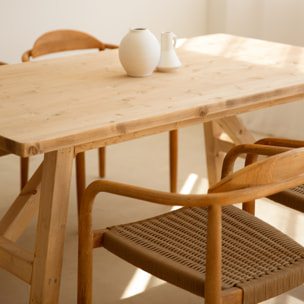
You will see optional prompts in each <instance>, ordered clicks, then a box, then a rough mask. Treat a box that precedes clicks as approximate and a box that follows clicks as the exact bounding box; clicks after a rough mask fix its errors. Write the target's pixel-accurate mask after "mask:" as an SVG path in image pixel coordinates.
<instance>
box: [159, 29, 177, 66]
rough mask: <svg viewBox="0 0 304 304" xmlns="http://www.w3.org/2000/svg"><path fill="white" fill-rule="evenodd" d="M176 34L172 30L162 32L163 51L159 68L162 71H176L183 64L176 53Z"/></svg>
mask: <svg viewBox="0 0 304 304" xmlns="http://www.w3.org/2000/svg"><path fill="white" fill-rule="evenodd" d="M175 47H176V35H175V34H174V33H172V32H164V33H162V34H161V52H160V60H159V64H158V66H157V69H158V70H159V71H161V72H170V71H174V70H175V69H177V68H178V67H180V66H181V62H180V61H179V59H178V57H177V55H176V53H175Z"/></svg>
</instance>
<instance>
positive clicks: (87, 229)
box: [77, 193, 95, 304]
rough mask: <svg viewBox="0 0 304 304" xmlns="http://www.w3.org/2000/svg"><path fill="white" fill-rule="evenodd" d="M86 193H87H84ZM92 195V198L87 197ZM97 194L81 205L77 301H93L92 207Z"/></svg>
mask: <svg viewBox="0 0 304 304" xmlns="http://www.w3.org/2000/svg"><path fill="white" fill-rule="evenodd" d="M83 195H85V193H83ZM88 197H90V200H87V198H88ZM94 198H95V196H94V195H90V194H89V195H88V196H86V199H85V200H84V201H83V204H81V206H80V213H79V221H78V283H77V284H78V288H77V303H78V304H91V303H92V280H93V231H92V207H93V201H94Z"/></svg>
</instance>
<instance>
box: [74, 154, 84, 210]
mask: <svg viewBox="0 0 304 304" xmlns="http://www.w3.org/2000/svg"><path fill="white" fill-rule="evenodd" d="M85 184H86V178H85V154H84V152H81V153H78V154H77V155H76V186H77V208H78V209H77V211H78V215H79V211H80V202H81V199H82V197H83V193H84V190H85Z"/></svg>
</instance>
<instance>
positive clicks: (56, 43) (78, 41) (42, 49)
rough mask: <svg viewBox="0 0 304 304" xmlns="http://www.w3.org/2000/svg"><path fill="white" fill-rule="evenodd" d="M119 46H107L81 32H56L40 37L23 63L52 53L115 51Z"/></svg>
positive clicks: (23, 58) (26, 53) (27, 52)
mask: <svg viewBox="0 0 304 304" xmlns="http://www.w3.org/2000/svg"><path fill="white" fill-rule="evenodd" d="M117 47H118V46H116V45H112V44H106V43H103V42H101V41H99V40H98V39H96V38H95V37H93V36H91V35H89V34H87V33H84V32H80V31H74V30H56V31H51V32H47V33H45V34H43V35H42V36H40V37H39V38H38V39H37V40H36V42H35V43H34V46H33V48H32V49H31V50H28V51H26V52H25V53H24V54H23V55H22V61H23V62H26V61H30V57H32V58H36V57H39V56H42V55H47V54H51V53H57V52H64V51H73V50H84V49H99V50H100V51H102V50H104V49H106V48H109V49H114V48H117Z"/></svg>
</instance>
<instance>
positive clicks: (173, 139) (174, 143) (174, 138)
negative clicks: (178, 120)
mask: <svg viewBox="0 0 304 304" xmlns="http://www.w3.org/2000/svg"><path fill="white" fill-rule="evenodd" d="M169 138H170V140H169V142H170V148H169V150H170V191H171V192H173V193H175V192H176V191H177V154H178V131H177V130H172V131H170V132H169Z"/></svg>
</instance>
